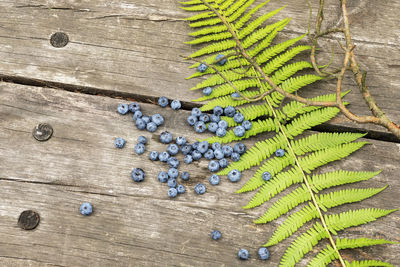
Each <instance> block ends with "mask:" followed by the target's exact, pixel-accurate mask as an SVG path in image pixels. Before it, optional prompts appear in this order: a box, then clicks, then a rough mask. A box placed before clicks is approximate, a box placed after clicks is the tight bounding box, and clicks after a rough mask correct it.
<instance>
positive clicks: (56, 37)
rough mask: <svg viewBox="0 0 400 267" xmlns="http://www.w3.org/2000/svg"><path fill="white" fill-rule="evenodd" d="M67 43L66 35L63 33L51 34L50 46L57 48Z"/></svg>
mask: <svg viewBox="0 0 400 267" xmlns="http://www.w3.org/2000/svg"><path fill="white" fill-rule="evenodd" d="M68 42H69V37H68V35H67V34H66V33H63V32H56V33H53V34H52V35H51V37H50V44H51V45H52V46H54V47H57V48H60V47H64V46H66V45H67V44H68Z"/></svg>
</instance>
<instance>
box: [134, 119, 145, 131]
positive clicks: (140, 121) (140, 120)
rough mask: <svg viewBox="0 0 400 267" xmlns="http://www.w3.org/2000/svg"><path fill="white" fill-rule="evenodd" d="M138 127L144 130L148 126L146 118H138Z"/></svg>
mask: <svg viewBox="0 0 400 267" xmlns="http://www.w3.org/2000/svg"><path fill="white" fill-rule="evenodd" d="M135 124H136V128H138V129H139V130H144V129H145V128H146V125H147V124H146V122H145V121H144V120H142V119H141V118H140V119H139V118H138V119H137V120H136V122H135Z"/></svg>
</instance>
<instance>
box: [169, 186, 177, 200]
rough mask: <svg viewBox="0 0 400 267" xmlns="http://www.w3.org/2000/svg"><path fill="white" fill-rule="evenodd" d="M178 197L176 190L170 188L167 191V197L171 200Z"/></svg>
mask: <svg viewBox="0 0 400 267" xmlns="http://www.w3.org/2000/svg"><path fill="white" fill-rule="evenodd" d="M177 195H178V190H176V188H170V189H168V196H169V197H171V198H174V197H176V196H177Z"/></svg>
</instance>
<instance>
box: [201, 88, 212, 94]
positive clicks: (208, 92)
mask: <svg viewBox="0 0 400 267" xmlns="http://www.w3.org/2000/svg"><path fill="white" fill-rule="evenodd" d="M211 93H212V88H211V87H210V86H208V87H206V88H204V89H203V94H204V95H206V96H209V95H211Z"/></svg>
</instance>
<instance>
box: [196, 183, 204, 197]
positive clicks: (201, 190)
mask: <svg viewBox="0 0 400 267" xmlns="http://www.w3.org/2000/svg"><path fill="white" fill-rule="evenodd" d="M194 191H195V192H196V193H197V194H199V195H202V194H204V193H205V192H206V186H205V185H204V184H202V183H200V184H197V185H196V186H195V187H194Z"/></svg>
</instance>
